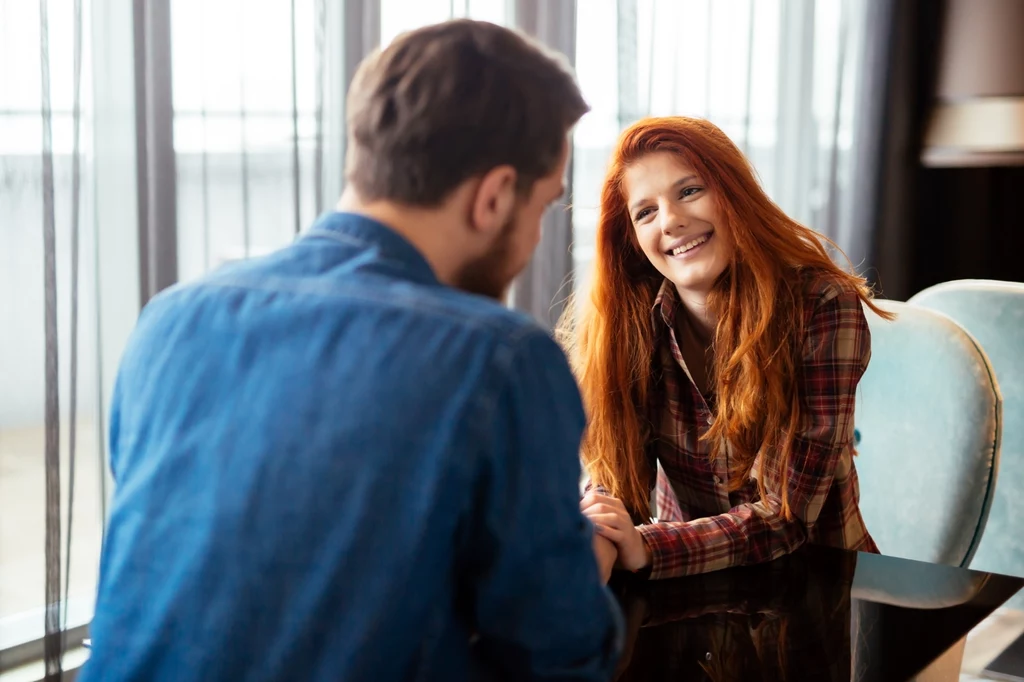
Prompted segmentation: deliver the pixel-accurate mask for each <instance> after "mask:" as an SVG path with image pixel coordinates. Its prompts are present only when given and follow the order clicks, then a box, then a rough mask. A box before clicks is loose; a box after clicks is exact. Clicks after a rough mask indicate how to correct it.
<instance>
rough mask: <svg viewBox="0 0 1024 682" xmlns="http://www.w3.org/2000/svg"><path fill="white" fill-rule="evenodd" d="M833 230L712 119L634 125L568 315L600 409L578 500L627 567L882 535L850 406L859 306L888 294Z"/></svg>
mask: <svg viewBox="0 0 1024 682" xmlns="http://www.w3.org/2000/svg"><path fill="white" fill-rule="evenodd" d="M826 241H827V240H825V239H824V238H823V237H822V236H821V235H819V234H818V233H816V232H814V231H813V230H811V229H809V228H807V227H804V226H803V225H800V224H799V223H797V222H796V221H794V220H793V219H791V218H790V217H788V216H787V215H786V214H785V213H783V212H782V210H781V209H780V208H779V207H778V206H776V205H775V204H774V203H773V202H772V201H771V199H769V198H768V196H767V195H766V194H765V192H764V190H763V189H762V188H761V186H760V185H759V183H758V181H757V178H756V176H755V173H754V170H753V169H752V167H751V166H750V163H749V162H748V161H747V159H746V158H745V157H744V156H743V154H742V152H740V150H739V149H738V148H737V147H736V145H734V144H733V143H732V141H730V140H729V138H728V137H727V136H726V135H725V134H724V133H723V132H722V131H721V130H719V129H718V128H717V127H715V126H714V125H713V124H711V123H709V122H707V121H704V120H700V119H692V118H684V117H666V118H649V119H645V120H642V121H640V122H638V123H636V124H634V125H633V126H631V127H630V128H628V129H627V130H626V131H625V132H624V133H623V134H622V136H621V137H620V139H619V141H618V144H617V146H616V149H615V152H614V154H613V157H612V162H611V166H610V168H609V171H608V175H607V177H606V179H605V182H604V186H603V189H602V193H601V210H600V217H599V220H598V225H597V245H596V253H595V262H594V269H593V273H592V276H591V280H590V289H589V292H588V293H587V294H586V295H585V296H584V297H583V298H582V300H581V301H579V305H578V306H575V307H573V306H570V309H569V312H568V313H567V315H566V317H565V318H564V320H563V324H562V326H561V329H560V334H561V337H562V339H563V342H564V343H565V344H566V346H567V350H568V352H569V355H570V357H571V359H572V361H573V364H574V368H575V371H576V374H577V379H578V381H579V383H580V388H581V392H582V394H583V398H584V403H585V404H586V407H587V411H588V416H589V420H590V421H589V426H588V428H587V432H586V434H585V436H584V441H583V444H582V458H583V463H584V466H585V468H586V471H587V473H588V475H589V478H590V481H591V487H590V489H589V491H588V493H587V495H586V496H585V497H584V498H583V500H582V502H581V508H582V510H583V512H584V514H586V515H587V516H588V517H589V518H590V519H591V520H592V521H593V523H594V524H595V527H596V528H597V532H598V533H599V534H600V535H602V536H604V537H606V538H608V539H609V540H611V541H612V542H614V543H615V544H616V546H617V547H618V550H619V559H618V566H619V567H620V568H623V569H627V570H632V571H641V570H644V571H647V572H649V575H650V577H651V578H652V579H654V578H668V577H675V576H680V575H687V574H694V573H704V572H708V571H714V570H718V569H722V568H727V567H730V566H737V565H742V564H752V563H758V562H763V561H769V560H771V559H774V558H777V557H779V556H782V555H784V554H787V553H789V552H792V551H793V550H795V549H796V548H797V547H799V546H800V545H801V544H803V543H805V542H811V543H817V544H823V545H830V546H836V547H843V548H847V549H853V550H862V551H871V552H877V551H878V550H877V548H876V547H875V543H874V541H873V540H872V539H871V536H870V534H869V533H868V530H867V528H866V527H865V525H864V522H863V520H862V518H861V515H860V511H859V509H858V497H859V492H858V485H857V474H856V471H855V469H854V465H853V456H854V443H853V412H854V397H855V394H856V389H857V383H858V381H859V380H860V377H861V375H862V374H863V373H864V370H865V368H866V367H867V364H868V358H869V357H870V354H871V341H870V336H869V332H868V326H867V322H866V320H865V317H864V311H863V308H862V305H867V306H868V307H870V308H872V309H873V310H875V311H876V312H880V311H878V309H877V308H875V306H874V305H873V304H872V302H871V292H870V290H869V288H868V287H867V285H866V283H865V281H864V279H863V278H860V277H857V276H855V275H853V274H851V273H849V272H846V271H844V270H843V269H841V268H839V267H837V266H836V265H835V264H834V263H833V262H832V260H831V258H830V257H829V253H828V251H827V250H826V248H825V243H826ZM883 315H884V313H883ZM655 488H656V494H654V493H655ZM652 498H653V499H652Z"/></svg>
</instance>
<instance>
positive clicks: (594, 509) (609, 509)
mask: <svg viewBox="0 0 1024 682" xmlns="http://www.w3.org/2000/svg"><path fill="white" fill-rule="evenodd" d="M583 513H584V514H585V515H587V516H590V515H591V514H618V515H619V516H621V517H622V518H624V519H628V518H629V514H627V513H626V512H624V511H623V510H621V509H619V508H618V507H613V506H611V505H608V504H595V505H591V506H589V507H587V508H586V509H584V510H583Z"/></svg>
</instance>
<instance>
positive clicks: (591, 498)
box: [580, 493, 626, 511]
mask: <svg viewBox="0 0 1024 682" xmlns="http://www.w3.org/2000/svg"><path fill="white" fill-rule="evenodd" d="M595 504H607V505H609V506H611V507H615V508H617V509H621V510H622V511H626V505H624V504H622V501H621V500H619V499H618V498H616V497H611V496H610V495H601V494H600V493H588V494H587V495H585V496H584V497H583V499H582V500H580V509H586V508H587V507H592V506H594V505H595Z"/></svg>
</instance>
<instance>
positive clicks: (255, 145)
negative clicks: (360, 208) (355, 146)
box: [171, 0, 340, 281]
mask: <svg viewBox="0 0 1024 682" xmlns="http://www.w3.org/2000/svg"><path fill="white" fill-rule="evenodd" d="M292 7H293V4H292V3H289V2H264V3H261V4H260V6H259V10H258V11H256V9H255V8H254V6H253V5H252V3H250V2H244V1H243V0H173V2H172V4H171V20H172V25H171V36H172V63H171V66H172V73H173V93H174V151H175V162H176V165H177V172H178V175H177V178H178V182H177V206H178V235H177V237H178V239H177V244H178V277H179V279H180V280H182V281H186V280H190V279H194V278H195V277H198V276H199V275H202V274H203V273H205V272H207V271H208V270H210V269H212V268H215V267H216V266H218V265H220V264H222V263H224V262H226V261H229V260H234V259H238V258H244V257H246V256H250V255H258V254H261V253H266V252H269V251H273V250H275V249H277V248H279V247H281V246H284V245H285V244H287V243H288V242H289V241H291V240H292V239H293V238H294V236H295V234H296V233H297V232H298V231H299V230H301V229H304V228H305V227H306V226H307V225H308V224H309V223H311V222H312V221H313V220H314V219H315V217H316V215H317V213H318V212H319V211H320V210H322V209H323V205H319V206H318V205H317V197H316V192H315V187H316V183H315V177H316V173H317V167H316V159H315V154H316V139H317V126H318V118H317V94H318V93H317V87H316V85H317V84H316V75H317V73H318V70H317V69H318V66H322V64H319V63H318V59H319V58H320V54H322V50H320V47H321V46H322V39H323V34H322V31H323V29H324V21H325V17H324V16H323V10H324V5H323V4H322V3H319V2H314V0H297V2H295V3H294V12H295V15H294V30H293V29H292V24H293V22H292V18H293V17H292ZM293 41H294V48H295V64H294V70H293V63H292V46H293ZM293 73H294V74H295V82H294V100H293V78H292V74H293ZM293 105H294V109H295V112H294V114H295V121H294V122H295V123H297V126H298V158H299V163H298V168H296V167H295V163H294V147H293V145H294V143H295V141H294V132H295V130H294V128H293ZM331 113H333V114H335V115H338V114H340V112H337V111H335V112H331ZM296 175H297V177H298V180H297V182H296ZM296 184H297V185H298V198H297V201H296ZM334 199H336V197H329V198H327V201H328V202H329V203H333V201H334ZM321 201H322V200H321ZM296 204H297V209H296Z"/></svg>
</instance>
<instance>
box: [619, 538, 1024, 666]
mask: <svg viewBox="0 0 1024 682" xmlns="http://www.w3.org/2000/svg"><path fill="white" fill-rule="evenodd" d="M1022 587H1024V578H1011V577H1007V576H1000V575H993V574H988V573H982V572H978V571H969V570H965V569H959V568H954V567H950V566H939V565H935V564H926V563H920V562H916V561H908V560H906V559H898V558H895V557H887V556H878V555H872V554H861V553H857V552H846V551H843V550H836V549H826V548H817V547H805V548H803V549H801V550H799V551H798V552H796V553H794V554H792V555H790V556H786V557H783V558H781V559H778V560H776V561H774V562H771V563H768V564H763V565H760V566H751V567H744V568H737V569H731V570H728V571H720V572H717V573H710V574H707V575H701V576H693V577H688V578H680V579H676V580H663V581H641V580H637V579H634V578H632V577H631V576H628V575H627V576H616V577H615V578H614V579H613V582H612V588H613V589H614V590H615V592H616V594H617V595H618V597H619V600H620V603H621V604H622V608H623V611H624V612H625V614H626V620H627V635H626V652H625V655H624V657H623V660H622V662H621V663H620V665H619V672H618V675H617V678H616V679H618V680H621V681H622V682H627V681H631V682H632V681H641V680H651V681H654V680H673V681H676V680H679V681H683V680H686V681H690V680H695V681H696V680H715V681H716V682H719V681H724V680H737V681H742V682H756V681H757V680H765V681H767V680H798V681H800V682H809V681H812V680H870V681H871V682H887V681H889V680H893V681H901V682H902V681H903V680H910V679H913V678H914V676H916V675H917V674H918V673H919V672H920V671H922V670H924V669H925V668H927V667H928V665H929V664H931V663H932V662H933V661H935V660H936V659H937V658H938V657H939V656H940V655H942V654H943V653H944V652H945V651H946V650H948V649H949V648H950V647H951V646H953V645H954V644H956V643H957V642H958V641H959V640H960V639H961V638H962V637H964V636H965V635H966V634H967V633H968V632H969V631H970V630H971V629H972V628H974V626H975V625H977V624H978V623H980V622H981V621H982V620H983V619H984V618H985V617H987V616H988V615H989V614H990V613H992V611H994V610H995V609H996V608H998V607H999V606H1000V605H1001V604H1003V603H1004V602H1005V601H1006V600H1007V599H1009V598H1010V597H1011V596H1013V595H1014V594H1016V593H1017V591H1018V590H1020V589H1021V588H1022Z"/></svg>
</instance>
